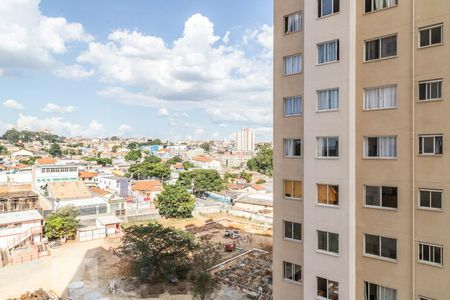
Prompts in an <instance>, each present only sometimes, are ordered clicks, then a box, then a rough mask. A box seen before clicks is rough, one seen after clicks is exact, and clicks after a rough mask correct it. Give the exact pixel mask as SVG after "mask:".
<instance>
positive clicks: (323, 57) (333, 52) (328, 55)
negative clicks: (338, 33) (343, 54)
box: [317, 40, 339, 64]
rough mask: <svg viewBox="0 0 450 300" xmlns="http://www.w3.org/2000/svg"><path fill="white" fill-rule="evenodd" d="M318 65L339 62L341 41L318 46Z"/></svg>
mask: <svg viewBox="0 0 450 300" xmlns="http://www.w3.org/2000/svg"><path fill="white" fill-rule="evenodd" d="M317 51H318V63H319V64H324V63H329V62H334V61H338V60H339V40H336V41H331V42H326V43H321V44H318V45H317Z"/></svg>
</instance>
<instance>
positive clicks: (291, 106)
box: [283, 96, 302, 116]
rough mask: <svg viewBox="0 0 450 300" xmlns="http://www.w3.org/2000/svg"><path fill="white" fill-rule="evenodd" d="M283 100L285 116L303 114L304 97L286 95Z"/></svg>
mask: <svg viewBox="0 0 450 300" xmlns="http://www.w3.org/2000/svg"><path fill="white" fill-rule="evenodd" d="M283 101H284V115H285V116H298V115H301V114H302V97H300V96H297V97H286V98H284V99H283Z"/></svg>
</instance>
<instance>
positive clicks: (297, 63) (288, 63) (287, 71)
mask: <svg viewBox="0 0 450 300" xmlns="http://www.w3.org/2000/svg"><path fill="white" fill-rule="evenodd" d="M301 71H302V56H301V55H300V54H295V55H290V56H286V57H284V75H292V74H298V73H300V72H301Z"/></svg>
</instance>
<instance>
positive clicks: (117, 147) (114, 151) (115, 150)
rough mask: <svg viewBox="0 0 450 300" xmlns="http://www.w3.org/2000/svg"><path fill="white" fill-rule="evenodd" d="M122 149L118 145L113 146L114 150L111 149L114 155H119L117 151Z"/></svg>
mask: <svg viewBox="0 0 450 300" xmlns="http://www.w3.org/2000/svg"><path fill="white" fill-rule="evenodd" d="M119 148H120V147H119V146H118V145H114V146H112V148H111V152H112V153H117V150H118V149H119Z"/></svg>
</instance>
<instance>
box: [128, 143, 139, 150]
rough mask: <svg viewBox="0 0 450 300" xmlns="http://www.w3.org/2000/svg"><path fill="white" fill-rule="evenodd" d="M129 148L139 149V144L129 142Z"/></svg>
mask: <svg viewBox="0 0 450 300" xmlns="http://www.w3.org/2000/svg"><path fill="white" fill-rule="evenodd" d="M127 148H128V149H130V150H137V149H139V144H138V143H136V142H131V143H129V144H128V146H127Z"/></svg>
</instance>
